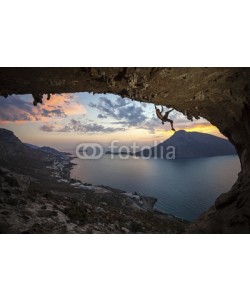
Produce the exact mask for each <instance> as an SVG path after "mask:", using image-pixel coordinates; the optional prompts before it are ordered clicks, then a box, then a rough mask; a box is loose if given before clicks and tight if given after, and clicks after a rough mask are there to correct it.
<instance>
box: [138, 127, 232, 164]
mask: <svg viewBox="0 0 250 300" xmlns="http://www.w3.org/2000/svg"><path fill="white" fill-rule="evenodd" d="M169 146H172V147H174V148H175V158H177V159H178V158H198V157H211V156H222V155H235V154H236V150H235V148H234V146H233V145H232V144H231V143H230V142H229V141H228V140H226V139H222V138H219V137H216V136H214V135H211V134H206V133H200V132H186V131H185V130H179V131H177V132H176V133H175V134H174V135H172V136H171V137H170V138H169V139H167V140H166V141H164V142H162V143H160V144H159V145H157V146H155V147H152V148H151V149H150V150H147V149H145V150H143V151H141V152H137V153H136V156H145V157H149V156H150V157H151V156H156V157H160V156H161V151H162V153H163V157H164V158H166V157H167V154H169V158H170V159H171V158H173V157H172V156H171V155H170V154H171V153H173V152H172V151H173V149H172V148H168V147H169ZM167 148H168V149H167ZM150 152H151V154H150ZM170 152H171V153H170Z"/></svg>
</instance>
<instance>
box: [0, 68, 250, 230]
mask: <svg viewBox="0 0 250 300" xmlns="http://www.w3.org/2000/svg"><path fill="white" fill-rule="evenodd" d="M73 92H95V93H105V92H106V93H107V92H110V93H114V94H119V95H121V96H123V97H125V96H126V97H129V98H131V99H136V100H140V101H144V102H153V103H155V104H162V105H166V106H169V107H173V108H175V109H176V110H178V111H180V112H182V113H183V114H185V115H186V116H187V117H188V118H189V119H192V118H198V117H204V118H206V119H207V120H209V121H210V122H211V123H212V124H213V125H215V126H217V127H218V128H219V130H220V131H221V133H223V134H224V135H225V136H226V137H227V138H228V139H229V140H230V141H231V142H232V144H233V145H234V146H235V148H236V150H237V153H238V155H239V158H240V161H241V167H242V171H241V172H240V174H239V177H238V180H237V182H236V183H235V185H234V186H233V187H232V189H231V191H230V192H228V193H226V194H223V195H221V196H220V197H219V198H218V199H217V200H216V202H215V205H214V207H212V208H211V209H210V210H209V211H208V212H207V213H206V214H204V215H203V216H202V217H201V218H200V219H199V220H198V221H197V222H196V223H195V224H194V225H193V226H192V227H191V228H190V231H191V232H225V233H226V232H250V199H249V198H250V69H249V68H1V69H0V95H3V96H7V95H10V94H33V96H34V99H35V100H36V101H38V102H39V99H40V97H41V95H42V94H49V93H73Z"/></svg>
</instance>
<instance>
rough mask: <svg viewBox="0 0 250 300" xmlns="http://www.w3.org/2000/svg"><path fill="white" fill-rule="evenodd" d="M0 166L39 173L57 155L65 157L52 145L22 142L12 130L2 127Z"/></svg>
mask: <svg viewBox="0 0 250 300" xmlns="http://www.w3.org/2000/svg"><path fill="white" fill-rule="evenodd" d="M0 153H1V155H0V166H2V167H6V168H8V169H10V170H16V171H19V172H21V173H27V172H28V173H30V172H31V171H32V173H33V172H35V173H37V172H40V171H41V170H42V168H44V166H45V165H47V164H48V163H49V162H50V161H51V160H53V159H54V158H56V157H64V155H65V153H64V152H59V151H57V150H55V149H53V148H50V147H41V148H40V147H38V146H35V145H31V144H24V143H22V142H21V141H20V140H19V138H17V137H16V136H15V135H14V133H13V132H12V131H10V130H7V129H4V128H0Z"/></svg>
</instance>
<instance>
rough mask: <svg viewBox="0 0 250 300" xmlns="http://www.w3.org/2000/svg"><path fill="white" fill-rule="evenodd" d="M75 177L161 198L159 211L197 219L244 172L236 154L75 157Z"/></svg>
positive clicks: (156, 206) (187, 218)
mask: <svg viewBox="0 0 250 300" xmlns="http://www.w3.org/2000/svg"><path fill="white" fill-rule="evenodd" d="M73 163H75V164H76V165H75V166H74V167H73V169H72V171H71V178H75V179H79V180H81V181H82V182H87V183H92V184H94V185H107V186H111V187H114V188H118V189H121V190H124V191H126V192H131V193H134V192H137V193H138V194H141V195H144V196H152V197H155V198H157V199H158V200H157V202H156V204H155V206H154V208H155V209H156V210H159V211H161V212H164V213H169V214H172V215H174V216H176V217H178V218H181V219H185V220H188V221H194V220H195V219H197V218H198V217H199V216H200V215H201V214H202V213H203V212H205V211H206V210H208V209H209V208H210V207H211V206H212V205H213V204H214V202H215V200H216V198H217V197H218V196H219V195H220V194H222V193H225V192H227V191H228V190H230V188H231V187H232V185H233V184H234V182H235V181H236V179H237V175H238V173H239V172H240V162H239V158H238V156H236V155H228V156H217V157H207V158H197V159H178V160H177V159H176V160H162V159H154V158H150V159H143V158H139V157H137V159H134V158H133V157H132V156H131V157H129V158H128V159H121V158H119V156H114V158H113V159H111V156H110V155H104V156H103V157H101V158H100V159H97V160H82V159H79V158H75V159H74V160H73Z"/></svg>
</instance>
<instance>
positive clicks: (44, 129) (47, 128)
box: [40, 125, 55, 132]
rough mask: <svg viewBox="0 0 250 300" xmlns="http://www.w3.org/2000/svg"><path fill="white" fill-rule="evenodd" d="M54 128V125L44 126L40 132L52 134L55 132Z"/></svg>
mask: <svg viewBox="0 0 250 300" xmlns="http://www.w3.org/2000/svg"><path fill="white" fill-rule="evenodd" d="M54 128H55V126H54V125H42V126H41V127H40V130H42V131H46V132H51V131H53V130H54Z"/></svg>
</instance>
